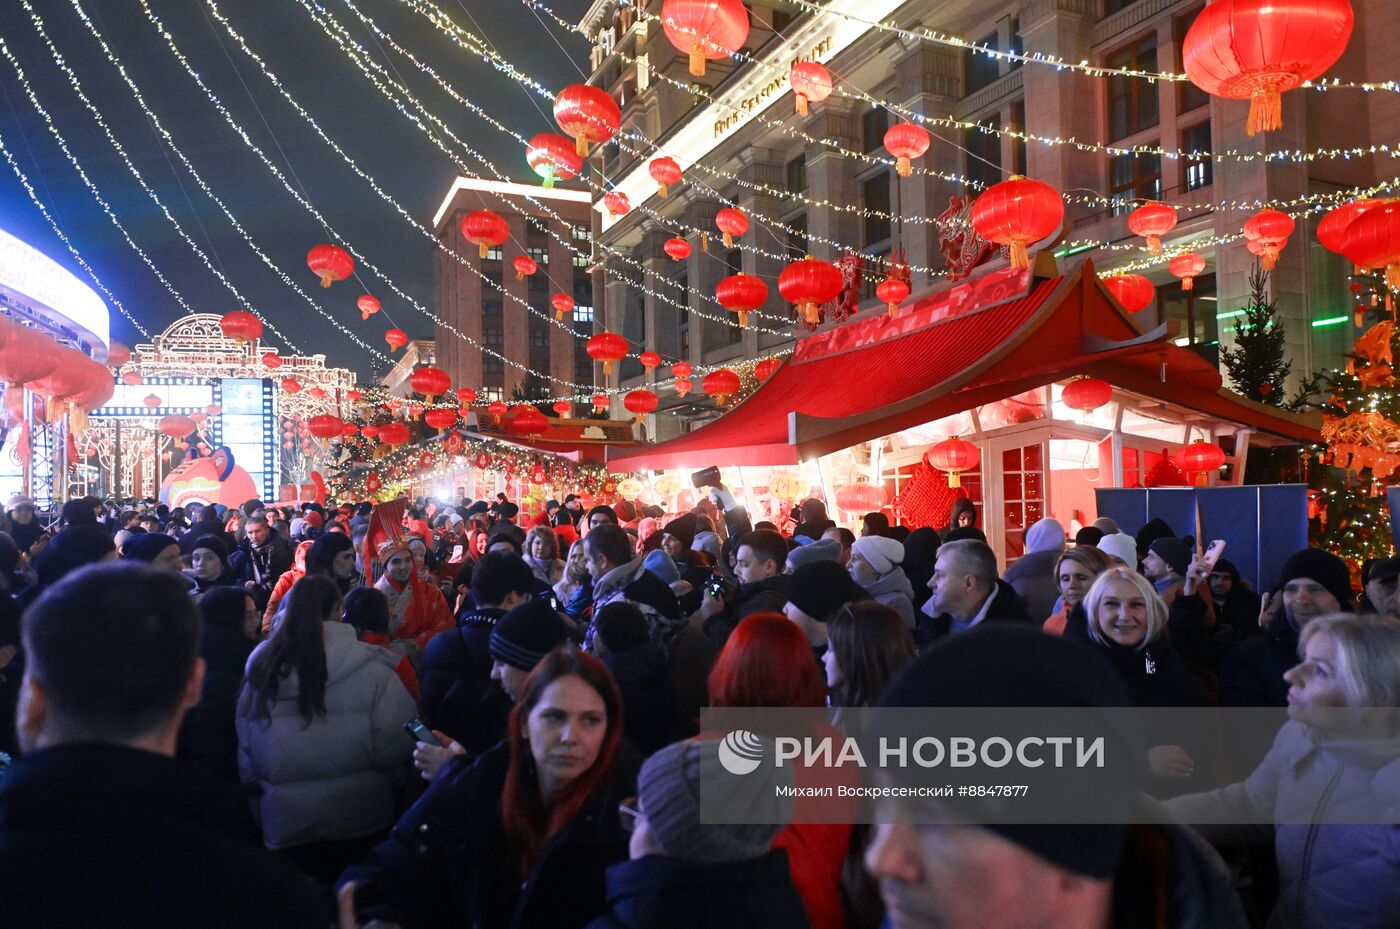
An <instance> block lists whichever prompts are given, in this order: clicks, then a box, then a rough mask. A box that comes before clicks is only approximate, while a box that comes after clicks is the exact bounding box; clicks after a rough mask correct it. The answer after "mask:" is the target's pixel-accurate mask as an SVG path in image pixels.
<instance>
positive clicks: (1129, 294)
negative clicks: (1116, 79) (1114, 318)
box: [1103, 274, 1157, 313]
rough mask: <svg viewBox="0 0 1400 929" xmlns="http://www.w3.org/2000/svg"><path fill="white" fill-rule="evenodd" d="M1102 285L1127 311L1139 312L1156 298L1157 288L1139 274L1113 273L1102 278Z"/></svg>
mask: <svg viewBox="0 0 1400 929" xmlns="http://www.w3.org/2000/svg"><path fill="white" fill-rule="evenodd" d="M1103 286H1105V287H1107V288H1108V292H1109V293H1111V294H1113V299H1115V300H1117V301H1118V303H1119V305H1121V306H1122V307H1123V309H1125V310H1127V311H1128V312H1129V313H1140V312H1142V311H1143V310H1145V309H1147V308H1148V307H1149V306H1151V305H1152V301H1153V300H1156V299H1157V288H1156V286H1154V285H1153V283H1152V282H1151V281H1149V280H1148V279H1147V278H1145V277H1143V276H1142V275H1141V274H1115V275H1113V276H1112V277H1106V278H1103Z"/></svg>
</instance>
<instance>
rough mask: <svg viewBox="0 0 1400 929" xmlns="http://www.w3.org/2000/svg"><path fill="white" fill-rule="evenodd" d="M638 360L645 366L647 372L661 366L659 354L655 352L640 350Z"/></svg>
mask: <svg viewBox="0 0 1400 929" xmlns="http://www.w3.org/2000/svg"><path fill="white" fill-rule="evenodd" d="M638 360H639V361H641V363H642V367H643V368H646V370H647V373H648V374H650V373H651V372H653V371H655V370H656V369H657V368H659V367H661V356H660V355H658V354H656V352H642V354H641V355H640V356H639V358H638Z"/></svg>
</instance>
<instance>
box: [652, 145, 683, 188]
mask: <svg viewBox="0 0 1400 929" xmlns="http://www.w3.org/2000/svg"><path fill="white" fill-rule="evenodd" d="M647 173H648V174H650V175H651V179H652V180H654V181H656V193H657V195H658V196H661V197H664V196H666V194H667V193H668V192H669V191H670V188H671V185H672V184H679V183H680V182H681V166H680V165H678V164H676V162H675V161H674V160H672V159H670V158H667V157H665V156H664V155H663V156H662V157H660V158H653V159H652V160H651V163H650V164H649V165H647Z"/></svg>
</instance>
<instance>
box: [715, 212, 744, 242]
mask: <svg viewBox="0 0 1400 929" xmlns="http://www.w3.org/2000/svg"><path fill="white" fill-rule="evenodd" d="M715 225H716V226H717V227H719V231H720V232H722V233H724V247H725V248H733V247H734V240H735V239H736V238H738V237H739V236H741V235H743V234H744V233H746V232H748V231H749V218H748V217H747V216H745V215H744V214H743V211H741V210H736V209H734V208H733V207H725V208H724V209H722V210H720V211H719V212H718V213H716V214H715Z"/></svg>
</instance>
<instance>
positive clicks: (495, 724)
mask: <svg viewBox="0 0 1400 929" xmlns="http://www.w3.org/2000/svg"><path fill="white" fill-rule="evenodd" d="M504 615H505V610H497V609H490V608H473V609H467V610H464V611H462V612H461V613H459V614H458V616H457V628H455V629H449V630H447V631H446V632H439V633H438V634H437V635H436V636H434V637H433V639H432V641H431V642H429V643H428V647H427V649H426V650H425V651H424V652H423V664H422V667H421V668H420V669H419V672H418V684H419V696H420V699H421V702H422V705H423V719H424V721H425V722H427V724H428V725H429V726H430V727H432V728H434V729H439V730H441V731H442V732H444V733H446V734H447V735H449V736H451V737H452V738H454V739H456V740H457V741H458V742H460V743H461V744H462V745H463V746H465V747H466V748H467V749H468V751H472V752H473V753H477V754H479V753H481V752H483V751H485V750H486V749H488V748H490V747H491V746H492V745H495V744H496V743H497V742H499V741H500V740H501V739H502V738H504V736H505V730H504V723H505V717H504V714H502V713H501V712H500V707H501V706H502V705H503V706H504V709H505V710H506V712H509V710H510V699H509V698H507V697H505V694H504V692H502V691H501V689H500V688H499V687H497V686H496V685H495V683H494V682H492V680H491V663H492V662H491V652H490V647H489V646H490V643H491V630H492V629H494V628H495V627H496V623H497V622H498V621H499V620H500V618H501V617H502V616H504ZM492 697H497V698H500V699H494V700H490V699H488V698H492ZM485 703H492V704H494V705H495V709H494V710H493V709H491V707H489V706H484V705H483V704H485Z"/></svg>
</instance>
